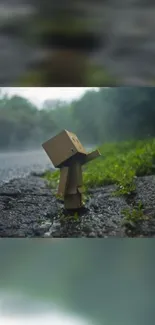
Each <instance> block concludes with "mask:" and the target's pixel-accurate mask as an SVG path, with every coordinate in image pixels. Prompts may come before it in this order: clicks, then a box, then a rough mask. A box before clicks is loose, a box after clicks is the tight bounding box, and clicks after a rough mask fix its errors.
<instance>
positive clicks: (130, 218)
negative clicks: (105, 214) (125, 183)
mask: <svg viewBox="0 0 155 325" xmlns="http://www.w3.org/2000/svg"><path fill="white" fill-rule="evenodd" d="M122 214H123V215H124V218H123V225H125V226H131V227H135V226H136V225H137V223H139V222H141V221H145V220H148V217H147V216H145V215H144V213H143V204H142V202H139V203H138V206H137V207H134V208H133V209H132V210H131V209H129V208H128V209H124V210H122Z"/></svg>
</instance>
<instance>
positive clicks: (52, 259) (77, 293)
mask: <svg viewBox="0 0 155 325" xmlns="http://www.w3.org/2000/svg"><path fill="white" fill-rule="evenodd" d="M153 253H154V240H147V239H145V240H143V239H139V240H137V239H132V240H130V239H129V240H117V239H114V240H112V239H111V240H104V241H103V240H94V239H93V240H85V239H81V240H79V239H77V240H76V239H75V240H72V239H68V240H67V239H55V240H53V239H52V240H49V239H48V240H45V239H44V240H43V239H41V240H40V239H38V240H37V239H36V240H35V241H34V240H31V239H29V240H22V239H21V240H20V245H19V240H18V239H15V240H11V239H6V240H4V239H2V240H1V241H0V261H1V268H0V288H1V291H2V293H3V292H11V293H14V294H15V299H14V302H10V303H9V299H8V301H7V299H6V300H4V301H5V306H4V305H3V315H4V311H5V315H6V316H7V314H8V313H9V314H11V306H10V305H12V311H13V310H14V314H16V315H18V317H19V315H20V314H21V312H20V306H21V309H22V310H24V308H25V310H27V311H28V314H29V315H30V314H31V315H32V313H33V312H34V313H36V315H37V316H36V320H37V321H38V318H40V321H41V315H40V312H41V311H43V310H45V309H44V307H40V304H39V303H38V311H36V310H37V309H36V304H33V303H32V304H31V301H32V299H35V300H36V302H38V299H41V300H44V302H46V301H47V300H48V303H47V305H48V304H49V305H50V304H52V303H54V304H56V305H57V306H60V309H61V310H64V309H66V310H67V311H68V313H70V314H72V313H76V314H78V315H79V316H80V315H81V317H82V316H83V317H84V318H86V319H90V320H92V322H93V324H95V325H96V324H102V325H103V324H105V325H116V324H117V325H124V324H126V325H148V324H153V319H154V316H155V314H154V310H155V308H154V307H155V302H154V289H155V288H154V268H155V263H154V259H153ZM18 292H20V293H21V295H24V296H26V297H27V295H28V296H30V297H31V298H32V299H30V300H29V301H26V299H25V302H24V299H23V300H22V299H21V303H20V304H19V303H18V307H17V306H16V302H17V301H18V302H19V300H16V294H18ZM1 296H2V295H1ZM4 298H5V297H4ZM22 301H23V302H22ZM7 304H8V305H9V306H10V307H9V306H8V309H7ZM22 304H23V305H24V306H25V307H24V308H23V306H22ZM50 306H51V305H50ZM4 307H5V310H4ZM31 307H33V308H32V309H33V310H32V309H31ZM51 308H52V307H51ZM47 309H48V308H47ZM47 309H46V311H47ZM1 310H2V306H1ZM23 313H24V312H23ZM60 313H61V312H60ZM12 314H13V312H12ZM8 316H9V315H8ZM24 318H25V319H26V317H24ZM13 319H14V318H13V316H12V323H10V325H13V324H17V325H18V324H19V323H18V322H15V321H14V322H13ZM2 320H4V318H3V319H2ZM18 320H19V319H18ZM34 322H35V318H33V323H34ZM71 322H72V321H71ZM51 323H52V324H61V322H59V323H56V322H55V323H54V322H51ZM4 324H7V323H6V320H5V322H4ZM21 324H22V323H21ZM24 324H25V323H24ZM30 324H31V323H30ZM37 324H41V323H37ZM44 324H45V325H46V324H48V320H47V322H46V319H44ZM63 324H65V317H64V322H63ZM66 324H67V325H68V324H70V323H69V322H68V323H67V320H66ZM72 324H74V322H72ZM75 324H76V323H75ZM77 324H78V323H77ZM88 324H89V322H88ZM8 325H9V323H8ZM79 325H80V323H79Z"/></svg>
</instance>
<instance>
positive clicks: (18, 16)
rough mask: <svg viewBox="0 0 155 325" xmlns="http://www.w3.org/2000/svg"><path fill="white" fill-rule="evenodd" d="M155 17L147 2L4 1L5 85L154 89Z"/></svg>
mask: <svg viewBox="0 0 155 325" xmlns="http://www.w3.org/2000/svg"><path fill="white" fill-rule="evenodd" d="M154 14H155V4H154V3H153V2H152V1H147V2H146V1H144V0H139V1H138V0H133V1H129V0H125V1H122V0H119V1H117V6H116V4H115V1H114V0H105V1H99V0H98V1H95V2H94V1H91V0H84V1H79V0H74V1H71V0H68V1H67V0H66V1H63V4H62V2H60V0H59V1H56V3H55V1H52V2H51V1H49V0H46V1H39V0H38V1H36V0H29V1H28V2H26V1H25V0H14V1H10V0H7V1H6V0H5V1H2V0H1V3H0V18H1V23H0V71H1V72H0V83H1V85H3V86H10V85H11V86H13V85H23V86H24V85H26V86H28V85H29V86H83V85H87V86H110V85H112V86H114V85H120V84H121V85H154V80H155V68H154V63H155V59H154V58H155V36H154V27H155V20H154ZM8 18H9V19H8Z"/></svg>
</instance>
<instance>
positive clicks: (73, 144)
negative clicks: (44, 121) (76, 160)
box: [42, 130, 87, 167]
mask: <svg viewBox="0 0 155 325" xmlns="http://www.w3.org/2000/svg"><path fill="white" fill-rule="evenodd" d="M42 146H43V148H44V150H45V151H46V153H47V155H48V157H49V158H50V160H51V161H52V163H53V165H54V166H55V167H59V166H61V165H63V164H64V163H66V161H67V160H68V159H70V158H71V157H73V156H75V155H78V154H80V155H86V154H87V152H86V150H85V148H84V147H83V146H82V144H81V143H80V141H79V140H78V138H77V136H76V135H75V134H74V133H71V132H69V131H67V130H63V131H62V132H61V133H59V134H58V135H56V136H55V137H53V138H51V139H49V140H48V141H46V142H45V143H43V144H42Z"/></svg>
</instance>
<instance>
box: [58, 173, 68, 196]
mask: <svg viewBox="0 0 155 325" xmlns="http://www.w3.org/2000/svg"><path fill="white" fill-rule="evenodd" d="M68 173H69V170H68V167H62V168H61V169H60V181H59V187H58V195H60V196H64V194H65V190H66V186H67V179H68Z"/></svg>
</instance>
